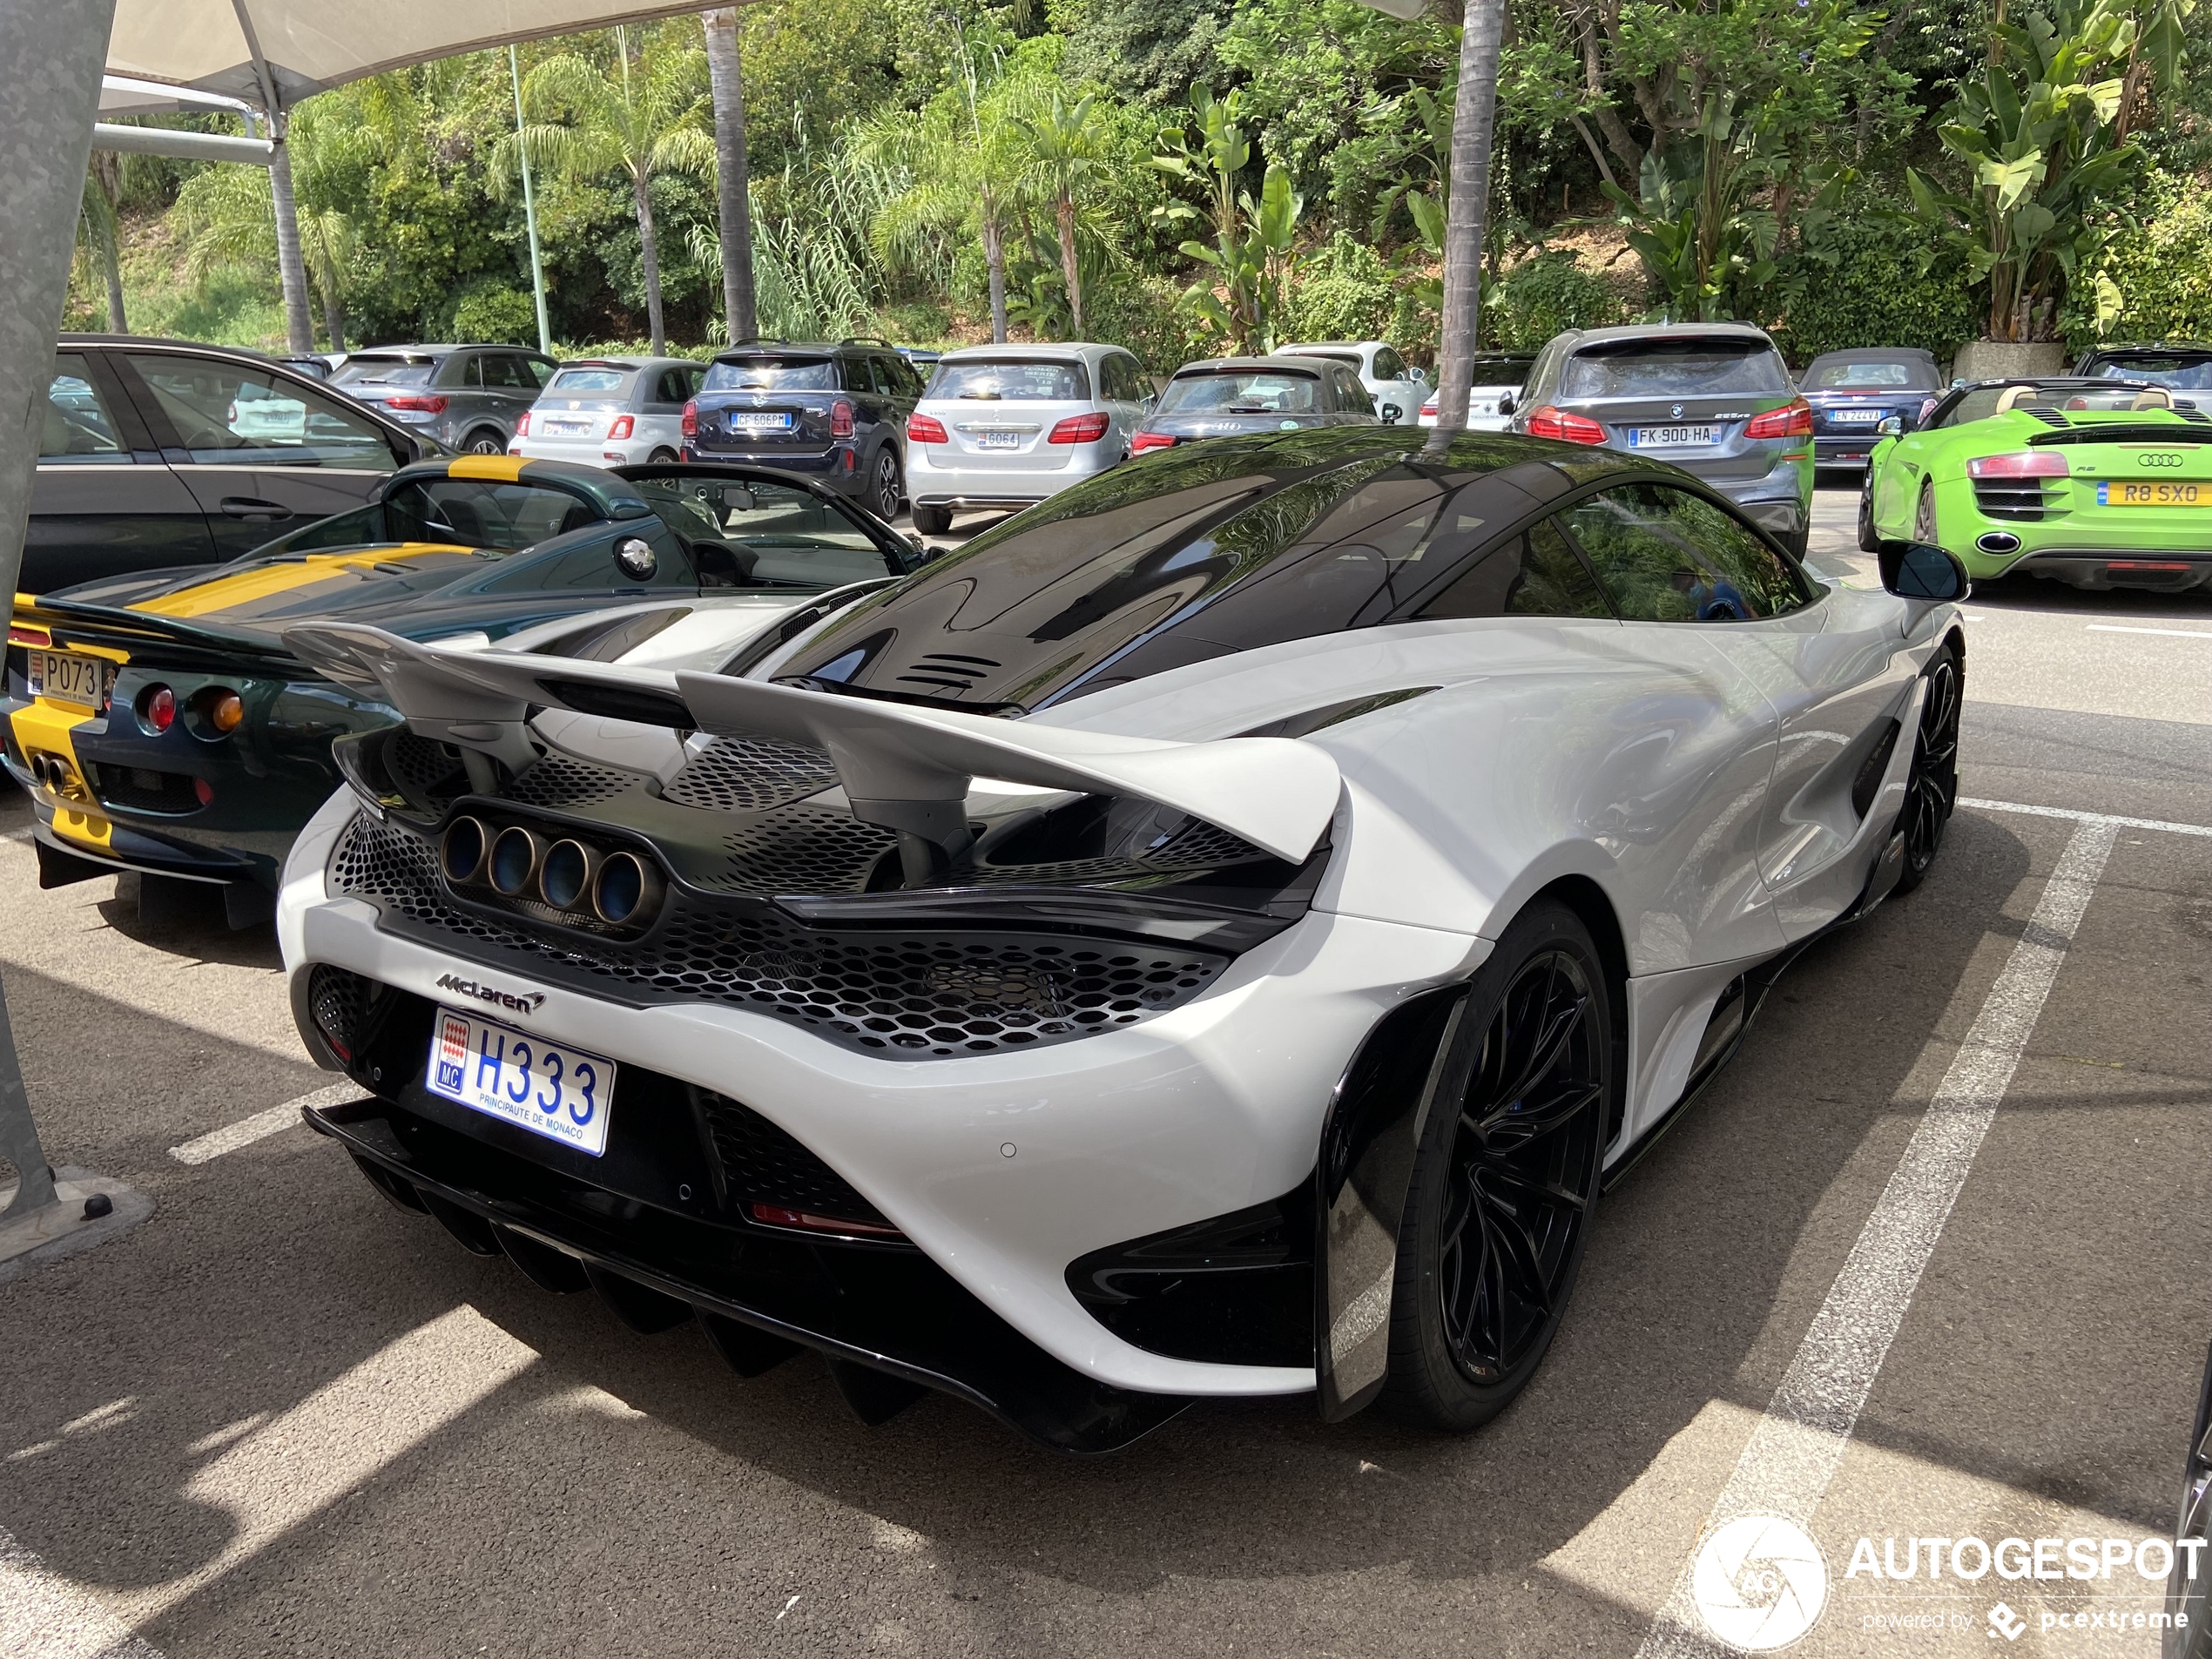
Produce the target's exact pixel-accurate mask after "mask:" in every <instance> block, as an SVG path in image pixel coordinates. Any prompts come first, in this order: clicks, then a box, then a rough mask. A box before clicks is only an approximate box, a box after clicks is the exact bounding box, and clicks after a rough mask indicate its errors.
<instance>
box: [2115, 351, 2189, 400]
mask: <svg viewBox="0 0 2212 1659" xmlns="http://www.w3.org/2000/svg"><path fill="white" fill-rule="evenodd" d="M2096 372H2097V374H2098V375H2099V377H2100V378H2101V379H2104V380H2108V381H2121V380H2127V381H2156V382H2157V383H2158V384H2159V385H2161V386H2172V387H2177V388H2180V389H2181V390H2182V391H2185V392H2203V391H2212V354H2206V353H2202V352H2170V353H2163V354H2159V355H2156V356H2154V355H2151V354H2148V353H2145V354H2142V355H2141V356H2128V357H2122V358H2119V359H2117V360H2113V361H2105V362H2101V363H2099V364H2098V365H2097V369H2096Z"/></svg>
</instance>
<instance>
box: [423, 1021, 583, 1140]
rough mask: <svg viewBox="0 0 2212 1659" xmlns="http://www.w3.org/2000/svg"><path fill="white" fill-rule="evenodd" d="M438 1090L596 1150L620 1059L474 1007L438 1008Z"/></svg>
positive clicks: (433, 1051)
mask: <svg viewBox="0 0 2212 1659" xmlns="http://www.w3.org/2000/svg"><path fill="white" fill-rule="evenodd" d="M427 1081H428V1083H429V1085H430V1091H431V1093H433V1094H435V1095H442V1096H445V1097H446V1098H447V1099H448V1100H451V1101H457V1102H459V1103H461V1104H462V1105H463V1106H466V1107H467V1108H469V1110H471V1111H475V1112H482V1113H483V1115H484V1116H487V1117H496V1118H500V1119H502V1120H503V1121H505V1122H507V1123H513V1124H515V1125H516V1127H517V1128H520V1129H526V1130H529V1131H530V1133H531V1134H533V1135H543V1136H545V1138H546V1139H547V1140H549V1141H558V1142H560V1143H561V1144H562V1145H563V1146H572V1147H574V1148H575V1149H576V1150H577V1151H579V1152H588V1153H590V1155H591V1156H592V1157H595V1158H596V1157H599V1156H600V1155H601V1154H602V1153H604V1152H605V1151H606V1150H607V1107H608V1103H610V1101H611V1100H612V1099H613V1098H614V1092H615V1062H613V1061H611V1060H609V1059H606V1058H604V1056H602V1055H596V1054H586V1053H585V1052H584V1051H583V1049H572V1048H570V1046H569V1045H568V1044H567V1043H565V1042H547V1041H546V1040H545V1039H543V1038H542V1037H540V1036H538V1035H536V1033H535V1032H529V1031H517V1030H516V1029H514V1028H512V1027H511V1026H504V1025H495V1024H493V1023H492V1022H490V1021H489V1020H480V1019H478V1018H476V1016H475V1015H473V1014H456V1013H455V1012H454V1011H453V1010H452V1009H451V1008H440V1009H439V1010H438V1025H437V1029H436V1031H435V1033H433V1035H431V1038H430V1065H429V1070H428V1077H427Z"/></svg>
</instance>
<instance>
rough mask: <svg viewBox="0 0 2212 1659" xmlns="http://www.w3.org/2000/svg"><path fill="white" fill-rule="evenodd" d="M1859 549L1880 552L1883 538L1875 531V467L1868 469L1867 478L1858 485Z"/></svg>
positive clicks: (1863, 551) (1865, 551) (1864, 551)
mask: <svg viewBox="0 0 2212 1659" xmlns="http://www.w3.org/2000/svg"><path fill="white" fill-rule="evenodd" d="M1858 550H1859V551H1860V552H1862V553H1878V552H1880V551H1881V550H1882V538H1881V537H1880V536H1877V535H1876V534H1875V533H1874V469H1873V468H1871V467H1869V468H1868V469H1866V480H1865V482H1864V483H1862V484H1860V485H1859V487H1858Z"/></svg>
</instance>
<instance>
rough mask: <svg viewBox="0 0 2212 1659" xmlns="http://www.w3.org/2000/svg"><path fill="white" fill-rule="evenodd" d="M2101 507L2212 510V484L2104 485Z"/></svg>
mask: <svg viewBox="0 0 2212 1659" xmlns="http://www.w3.org/2000/svg"><path fill="white" fill-rule="evenodd" d="M2097 505H2098V506H2100V507H2212V484H2182V483H2172V484H2168V483H2155V484H2154V483H2148V482H2147V483H2140V484H2137V483H2127V482H2119V483H2101V484H2099V485H2098V486H2097Z"/></svg>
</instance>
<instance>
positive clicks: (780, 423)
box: [730, 409, 791, 432]
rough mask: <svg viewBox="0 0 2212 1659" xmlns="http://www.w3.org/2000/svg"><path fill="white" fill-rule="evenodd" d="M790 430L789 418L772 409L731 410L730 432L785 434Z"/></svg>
mask: <svg viewBox="0 0 2212 1659" xmlns="http://www.w3.org/2000/svg"><path fill="white" fill-rule="evenodd" d="M790 428H791V416H789V415H785V414H782V413H780V412H779V411H777V410H774V409H732V410H731V411H730V430H731V431H732V432H786V431H788V430H790Z"/></svg>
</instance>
